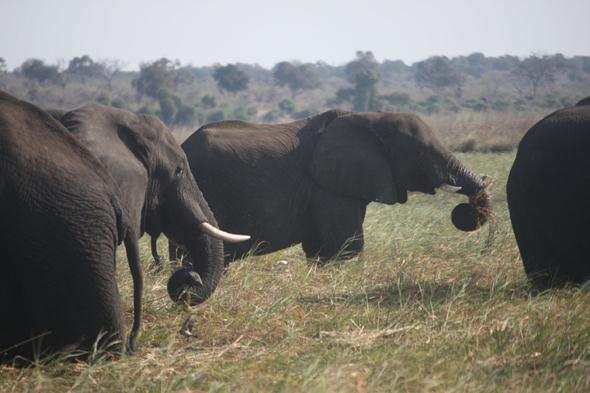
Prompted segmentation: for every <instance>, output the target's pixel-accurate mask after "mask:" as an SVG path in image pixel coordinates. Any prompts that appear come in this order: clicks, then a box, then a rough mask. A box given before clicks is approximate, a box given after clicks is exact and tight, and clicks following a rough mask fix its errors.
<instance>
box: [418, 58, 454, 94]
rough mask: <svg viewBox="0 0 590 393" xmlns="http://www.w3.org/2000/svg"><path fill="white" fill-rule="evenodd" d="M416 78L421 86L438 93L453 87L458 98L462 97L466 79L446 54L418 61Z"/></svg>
mask: <svg viewBox="0 0 590 393" xmlns="http://www.w3.org/2000/svg"><path fill="white" fill-rule="evenodd" d="M414 78H415V80H416V84H417V85H418V86H419V87H420V88H429V89H432V90H433V91H434V92H435V93H437V94H442V92H443V91H444V89H445V88H446V87H451V88H453V91H454V93H455V96H456V97H457V98H461V95H462V94H463V85H464V84H465V81H466V78H465V75H464V74H463V73H462V72H461V71H459V70H457V69H456V68H454V67H453V66H452V64H451V62H450V61H449V59H448V58H447V57H446V56H433V57H430V58H429V59H427V60H424V61H421V62H418V63H416V73H415V75H414Z"/></svg>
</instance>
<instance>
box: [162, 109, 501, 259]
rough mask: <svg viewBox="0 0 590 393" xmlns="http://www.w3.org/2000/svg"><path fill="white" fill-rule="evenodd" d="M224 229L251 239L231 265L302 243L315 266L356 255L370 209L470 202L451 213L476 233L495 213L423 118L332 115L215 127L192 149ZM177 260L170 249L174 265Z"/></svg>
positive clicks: (230, 250)
mask: <svg viewBox="0 0 590 393" xmlns="http://www.w3.org/2000/svg"><path fill="white" fill-rule="evenodd" d="M182 148H183V150H184V151H185V152H186V155H187V158H188V161H189V164H190V167H191V171H192V172H193V174H194V176H195V179H196V181H197V183H198V184H199V187H200V188H201V191H202V192H203V195H204V196H205V198H206V199H207V201H208V202H209V206H210V207H211V210H212V211H213V213H214V214H215V217H216V218H217V220H218V222H219V224H220V226H221V227H222V228H224V229H226V230H228V231H230V232H234V233H248V234H249V235H251V237H252V239H251V240H249V241H246V242H243V243H239V244H226V246H225V250H226V253H227V254H229V257H228V259H227V260H226V263H227V261H229V260H231V258H234V257H240V256H242V255H244V254H245V253H248V252H249V251H250V250H251V249H252V248H253V247H255V246H256V252H257V253H259V254H263V253H269V252H273V251H277V250H280V249H283V248H287V247H290V246H292V245H294V244H298V243H302V245H303V250H304V251H305V253H306V255H307V257H309V258H316V257H319V258H320V259H321V260H326V259H329V258H332V257H334V256H353V255H356V254H358V253H359V252H360V251H361V250H362V249H363V245H364V240H363V227H362V224H363V220H364V217H365V209H366V207H367V205H368V204H369V203H370V202H380V203H385V204H389V205H393V204H395V203H405V202H406V201H407V199H408V191H420V192H424V193H428V194H434V193H435V190H436V189H437V188H438V189H441V190H444V191H447V192H452V193H456V194H462V195H466V196H468V197H469V198H470V201H469V203H463V204H460V205H458V206H457V208H455V210H454V211H453V214H452V221H453V223H454V224H455V226H456V227H457V228H459V229H461V230H464V231H472V230H476V229H478V228H480V227H481V225H483V224H484V223H485V222H486V219H487V217H488V215H489V213H490V212H489V210H490V209H491V198H490V194H489V193H488V192H487V191H486V184H485V183H484V181H483V180H482V179H480V178H479V177H478V176H476V175H475V174H474V173H473V172H471V171H470V170H469V169H468V168H466V167H465V166H464V165H463V164H462V163H461V162H460V161H459V160H458V159H457V158H456V157H455V156H454V155H453V154H452V153H451V152H450V151H449V150H448V149H447V148H446V147H445V146H444V145H443V144H442V143H441V142H440V141H439V139H438V138H437V137H436V136H435V135H434V133H433V132H432V130H431V129H430V127H428V125H426V124H425V123H424V122H423V121H422V120H421V119H420V118H419V117H418V116H416V115H414V114H409V113H391V112H370V113H357V112H351V111H345V110H339V109H333V110H330V111H328V112H325V113H322V114H319V115H317V116H313V117H309V118H307V119H303V120H299V121H296V122H293V123H289V124H277V125H264V124H252V123H248V122H244V121H238V120H226V121H219V122H214V123H210V124H207V125H205V126H203V127H201V128H200V129H198V130H197V131H195V132H194V133H193V134H192V135H191V136H190V137H189V138H188V139H187V140H186V141H185V142H184V143H183V144H182ZM175 253H176V251H175V250H174V248H173V247H172V248H171V258H174V256H175Z"/></svg>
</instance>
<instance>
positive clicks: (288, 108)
mask: <svg viewBox="0 0 590 393" xmlns="http://www.w3.org/2000/svg"><path fill="white" fill-rule="evenodd" d="M279 109H280V110H282V111H283V112H285V113H288V114H292V113H293V112H295V111H296V110H297V104H296V103H295V101H293V100H291V99H289V98H285V99H284V100H282V101H281V102H279Z"/></svg>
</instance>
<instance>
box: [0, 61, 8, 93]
mask: <svg viewBox="0 0 590 393" xmlns="http://www.w3.org/2000/svg"><path fill="white" fill-rule="evenodd" d="M7 68H8V66H7V65H6V60H4V58H3V57H0V86H2V87H5V86H4V82H3V81H2V79H3V76H4V75H5V74H6V69H7Z"/></svg>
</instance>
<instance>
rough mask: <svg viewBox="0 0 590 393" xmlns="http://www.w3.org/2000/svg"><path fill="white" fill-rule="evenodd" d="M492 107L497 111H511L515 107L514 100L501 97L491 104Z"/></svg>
mask: <svg viewBox="0 0 590 393" xmlns="http://www.w3.org/2000/svg"><path fill="white" fill-rule="evenodd" d="M491 107H492V109H493V110H495V111H497V112H509V111H511V110H512V109H513V108H514V105H513V104H512V101H510V100H506V99H499V100H496V101H494V103H493V104H492V105H491Z"/></svg>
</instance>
